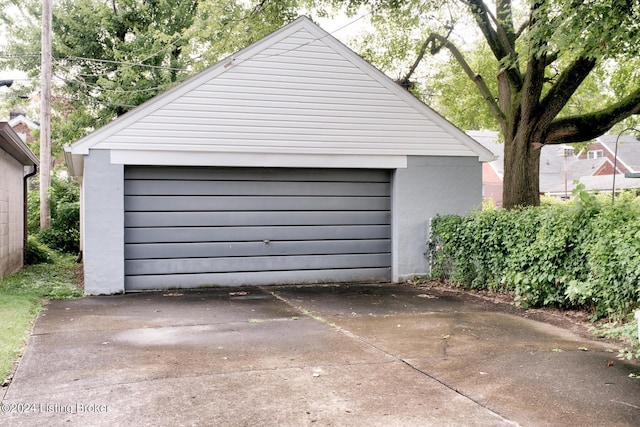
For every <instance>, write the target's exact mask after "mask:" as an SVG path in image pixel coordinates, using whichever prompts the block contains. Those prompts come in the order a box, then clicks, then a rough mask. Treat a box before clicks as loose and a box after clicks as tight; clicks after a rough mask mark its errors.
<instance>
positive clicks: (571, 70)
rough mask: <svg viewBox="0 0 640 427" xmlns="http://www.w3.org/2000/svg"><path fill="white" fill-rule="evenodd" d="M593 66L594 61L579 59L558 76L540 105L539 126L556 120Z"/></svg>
mask: <svg viewBox="0 0 640 427" xmlns="http://www.w3.org/2000/svg"><path fill="white" fill-rule="evenodd" d="M595 65H596V60H595V59H591V58H583V57H581V58H578V59H576V60H575V61H573V63H572V64H571V65H569V66H568V67H567V68H566V69H565V70H564V71H563V72H562V73H561V74H560V77H559V78H558V81H557V83H556V84H555V85H553V87H552V88H551V89H550V90H549V92H548V93H547V94H546V95H545V97H544V99H543V100H542V102H541V103H540V107H541V111H543V113H542V116H541V117H540V123H541V124H545V123H546V124H550V123H551V122H552V120H554V119H555V118H556V116H557V115H558V114H559V113H560V111H562V109H563V108H564V106H565V105H566V104H567V102H569V100H570V99H571V97H572V96H573V94H574V93H575V91H576V90H577V89H578V87H579V86H580V85H581V84H582V82H583V81H584V79H585V78H586V77H587V76H588V75H589V73H590V72H591V70H593V68H594V67H595Z"/></svg>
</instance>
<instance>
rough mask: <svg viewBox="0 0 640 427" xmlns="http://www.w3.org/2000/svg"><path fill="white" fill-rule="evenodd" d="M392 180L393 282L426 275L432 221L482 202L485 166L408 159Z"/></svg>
mask: <svg viewBox="0 0 640 427" xmlns="http://www.w3.org/2000/svg"><path fill="white" fill-rule="evenodd" d="M407 166H408V167H407V168H406V169H397V170H396V172H395V174H394V176H393V184H392V185H393V196H392V197H393V200H392V204H393V211H392V212H393V213H392V215H393V224H394V227H393V233H394V234H393V238H392V239H393V250H392V252H393V255H392V256H393V265H394V270H393V271H392V274H393V280H394V281H402V280H405V279H407V278H410V277H412V276H416V275H424V274H426V273H428V271H429V266H428V262H427V259H426V258H425V256H424V253H425V252H426V250H427V241H428V239H429V221H430V219H431V218H433V217H434V216H436V215H437V214H449V213H456V214H464V213H468V212H470V211H471V209H473V208H474V207H476V206H480V204H481V202H482V164H481V163H480V162H479V161H478V159H477V158H473V157H422V156H420V157H409V158H408V165H407Z"/></svg>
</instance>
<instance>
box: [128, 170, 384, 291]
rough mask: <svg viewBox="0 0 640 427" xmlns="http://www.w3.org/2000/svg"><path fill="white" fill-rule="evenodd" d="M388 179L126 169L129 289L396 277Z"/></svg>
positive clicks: (349, 173) (378, 174) (372, 173)
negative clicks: (393, 260) (391, 273)
mask: <svg viewBox="0 0 640 427" xmlns="http://www.w3.org/2000/svg"><path fill="white" fill-rule="evenodd" d="M389 176H390V173H389V171H385V170H351V169H349V170H345V169H333V170H328V169H285V168H277V169H269V168H186V167H143V166H136V167H126V169H125V276H126V279H125V288H126V289H127V290H141V289H166V288H174V287H197V286H207V285H209V286H216V285H223V286H228V285H244V284H269V283H312V282H334V281H362V280H367V281H386V280H389V279H390V270H391V269H390V266H391V238H390V236H391V226H390V196H389V195H390V184H389Z"/></svg>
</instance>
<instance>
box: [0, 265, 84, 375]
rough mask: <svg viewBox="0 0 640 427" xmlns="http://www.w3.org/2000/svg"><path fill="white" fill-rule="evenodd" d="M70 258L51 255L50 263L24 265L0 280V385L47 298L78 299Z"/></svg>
mask: <svg viewBox="0 0 640 427" xmlns="http://www.w3.org/2000/svg"><path fill="white" fill-rule="evenodd" d="M76 268H77V264H76V263H75V261H74V256H72V255H60V254H53V263H51V264H37V265H31V266H27V267H25V268H24V269H22V270H21V271H19V272H18V273H15V274H12V275H10V276H7V277H4V278H3V279H1V280H0V382H1V381H2V380H4V378H7V376H8V375H9V374H10V373H11V372H12V370H13V363H14V361H15V360H16V358H17V357H18V355H19V354H20V352H21V351H22V349H23V347H24V344H25V341H26V339H27V337H28V334H29V331H30V329H31V325H32V323H33V321H34V320H35V318H36V316H37V314H38V313H39V312H40V310H41V309H42V307H43V302H44V301H45V300H47V299H68V298H76V297H80V296H82V290H81V289H79V288H78V286H77V285H76V275H75V272H76Z"/></svg>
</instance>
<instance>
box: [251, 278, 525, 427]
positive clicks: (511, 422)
mask: <svg viewBox="0 0 640 427" xmlns="http://www.w3.org/2000/svg"><path fill="white" fill-rule="evenodd" d="M263 291H264V290H263ZM266 292H268V293H270V294H271V295H273V297H274V298H276V299H278V300H279V301H282V302H283V303H285V304H287V305H288V306H290V307H292V308H294V309H296V310H298V311H299V312H300V313H301V314H303V315H305V316H308V317H311V318H312V319H314V320H316V321H318V322H321V323H324V324H327V325H329V326H331V327H332V328H334V329H336V330H337V331H340V332H341V333H343V334H345V335H346V336H348V337H350V338H353V339H356V340H358V341H359V342H361V343H362V344H365V345H367V346H369V347H371V348H373V349H375V350H376V351H378V352H380V353H382V354H385V355H387V356H389V357H391V358H392V359H393V360H395V361H397V362H401V363H403V364H404V365H406V366H408V367H409V368H411V369H413V370H414V371H416V372H418V373H419V374H421V375H423V376H426V377H427V378H429V379H431V380H434V381H436V382H437V383H438V384H440V385H442V386H444V387H446V388H447V389H449V390H451V391H453V392H454V393H456V394H457V395H459V396H461V397H463V398H465V399H467V400H470V401H471V402H473V403H474V404H476V405H478V406H479V407H481V408H483V409H485V410H487V411H489V412H490V413H492V414H493V415H495V416H496V417H498V418H500V419H501V420H502V421H504V422H506V423H509V424H512V425H514V426H519V425H520V424H518V423H517V422H515V421H512V420H509V419H507V418H505V417H504V416H503V415H501V414H499V413H498V412H496V411H495V410H493V409H491V408H489V407H487V406H486V405H484V404H482V403H481V402H479V401H477V400H476V399H474V398H472V397H470V396H468V395H466V394H464V393H462V392H461V391H459V390H458V389H457V388H454V387H452V386H450V385H448V384H446V383H445V382H443V381H441V380H440V379H438V378H436V377H434V376H433V375H431V374H429V373H427V372H425V371H423V370H421V369H418V368H417V367H415V366H413V365H412V364H411V363H409V362H408V361H407V360H405V359H403V358H401V357H399V356H396V355H395V354H392V353H389V352H388V351H386V350H385V349H383V348H381V347H378V346H377V345H375V344H373V343H370V342H369V341H366V340H365V339H364V338H362V337H360V336H358V335H356V334H354V333H353V332H351V331H349V330H347V329H345V328H343V327H341V326H339V325H336V324H335V323H330V322H329V321H328V320H327V319H325V318H324V317H322V316H317V315H315V314H313V313H311V312H310V311H309V310H307V309H306V308H304V307H300V306H297V305H294V304H293V303H292V302H291V301H289V300H288V299H287V298H285V297H283V296H282V295H279V294H278V293H277V292H276V291H269V290H267V291H266Z"/></svg>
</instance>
